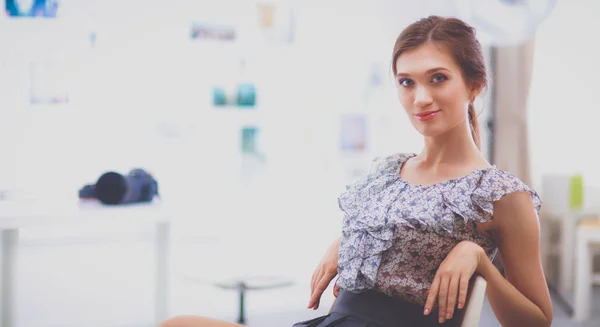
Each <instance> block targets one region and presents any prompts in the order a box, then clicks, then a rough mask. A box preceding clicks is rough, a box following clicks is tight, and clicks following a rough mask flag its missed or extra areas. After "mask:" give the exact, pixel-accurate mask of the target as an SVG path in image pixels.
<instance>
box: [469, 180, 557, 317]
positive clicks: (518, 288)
mask: <svg viewBox="0 0 600 327" xmlns="http://www.w3.org/2000/svg"><path fill="white" fill-rule="evenodd" d="M480 227H481V229H482V230H486V231H489V232H490V233H491V235H492V237H493V239H494V240H495V241H496V243H497V244H498V249H499V255H500V257H501V259H502V263H503V264H504V270H505V275H506V279H505V278H504V277H503V276H502V274H501V273H500V272H499V271H498V269H496V267H495V266H494V265H493V264H492V262H491V261H490V260H489V259H488V258H487V257H484V258H482V260H481V263H480V265H479V267H478V269H477V271H478V272H479V274H481V275H482V276H483V277H484V278H485V279H486V280H487V296H488V299H489V301H490V304H491V306H492V309H493V310H494V313H495V314H496V317H497V318H498V320H499V321H500V323H501V324H502V326H505V327H510V326H528V327H537V326H550V325H551V323H552V315H553V313H552V302H551V299H550V294H549V292H548V286H547V284H546V278H545V276H544V272H543V269H542V264H541V258H540V227H539V221H538V217H537V214H536V212H535V210H534V208H533V203H532V201H531V197H530V196H529V194H528V193H526V192H518V193H513V194H509V195H507V196H505V197H504V198H502V199H501V200H499V201H496V202H495V203H494V219H493V220H492V221H491V222H489V223H485V224H480Z"/></svg>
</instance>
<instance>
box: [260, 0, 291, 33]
mask: <svg viewBox="0 0 600 327" xmlns="http://www.w3.org/2000/svg"><path fill="white" fill-rule="evenodd" d="M257 9H258V27H259V30H260V31H261V33H262V34H263V36H264V37H265V39H266V40H267V41H268V42H273V43H282V44H285V43H292V42H293V41H294V28H295V16H294V11H293V8H292V7H291V6H290V5H286V4H285V3H274V2H266V1H261V2H259V3H257Z"/></svg>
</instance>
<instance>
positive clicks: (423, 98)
mask: <svg viewBox="0 0 600 327" xmlns="http://www.w3.org/2000/svg"><path fill="white" fill-rule="evenodd" d="M431 102H433V99H432V98H431V94H430V93H429V90H428V89H427V88H426V87H423V86H419V87H417V90H416V93H415V106H417V107H425V106H427V105H429V104H431Z"/></svg>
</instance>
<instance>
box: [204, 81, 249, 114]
mask: <svg viewBox="0 0 600 327" xmlns="http://www.w3.org/2000/svg"><path fill="white" fill-rule="evenodd" d="M212 99H213V100H212V102H213V106H214V107H216V108H231V107H232V106H237V107H239V108H240V109H254V108H255V106H256V88H255V87H254V84H252V83H239V84H237V86H236V87H235V88H231V87H225V86H222V85H213V87H212Z"/></svg>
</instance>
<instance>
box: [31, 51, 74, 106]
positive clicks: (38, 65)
mask: <svg viewBox="0 0 600 327" xmlns="http://www.w3.org/2000/svg"><path fill="white" fill-rule="evenodd" d="M29 72H30V74H29V75H30V77H31V80H30V89H29V102H30V103H31V104H52V105H58V104H66V103H68V102H69V74H68V72H69V69H68V65H67V63H66V62H62V61H42V62H31V63H30V65H29Z"/></svg>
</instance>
